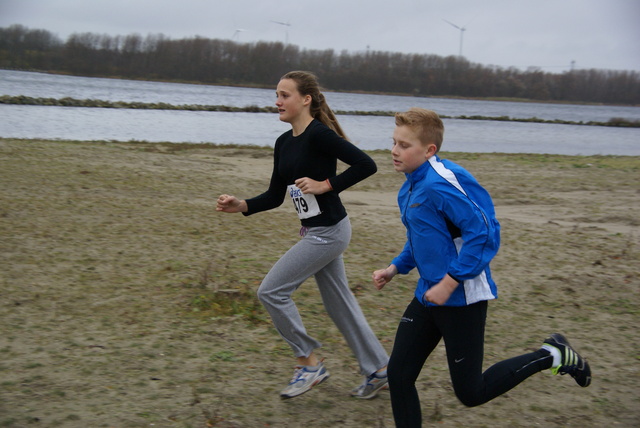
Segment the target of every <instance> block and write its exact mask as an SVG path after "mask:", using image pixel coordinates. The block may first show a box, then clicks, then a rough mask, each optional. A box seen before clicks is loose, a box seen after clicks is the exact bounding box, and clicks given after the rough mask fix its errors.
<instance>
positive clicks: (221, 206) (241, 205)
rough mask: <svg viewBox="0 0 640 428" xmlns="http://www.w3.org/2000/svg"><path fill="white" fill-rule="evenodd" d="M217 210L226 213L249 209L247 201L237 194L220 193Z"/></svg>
mask: <svg viewBox="0 0 640 428" xmlns="http://www.w3.org/2000/svg"><path fill="white" fill-rule="evenodd" d="M216 211H222V212H224V213H241V212H245V211H247V203H246V202H245V201H243V200H242V201H241V200H240V199H238V198H236V197H235V196H231V195H220V196H219V197H218V200H217V201H216Z"/></svg>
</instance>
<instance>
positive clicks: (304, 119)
mask: <svg viewBox="0 0 640 428" xmlns="http://www.w3.org/2000/svg"><path fill="white" fill-rule="evenodd" d="M311 122H313V117H311V116H306V115H304V116H301V117H299V118H297V119H296V120H295V121H293V122H291V129H292V130H293V136H294V137H297V136H298V135H300V134H302V133H303V132H304V130H305V129H307V126H309V124H310V123H311Z"/></svg>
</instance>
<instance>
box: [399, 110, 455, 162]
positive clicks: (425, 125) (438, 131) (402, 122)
mask: <svg viewBox="0 0 640 428" xmlns="http://www.w3.org/2000/svg"><path fill="white" fill-rule="evenodd" d="M396 126H408V127H409V128H411V129H412V130H413V131H414V132H415V133H416V134H417V135H418V138H419V139H420V142H421V143H422V144H423V145H425V146H426V145H427V144H435V146H436V149H437V150H436V152H439V151H440V147H441V146H442V140H443V139H444V124H443V123H442V119H440V116H438V114H437V113H436V112H435V111H432V110H427V109H424V108H418V107H412V108H410V109H409V110H408V111H406V112H404V113H396Z"/></svg>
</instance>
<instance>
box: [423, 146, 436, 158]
mask: <svg viewBox="0 0 640 428" xmlns="http://www.w3.org/2000/svg"><path fill="white" fill-rule="evenodd" d="M437 151H438V148H437V147H436V145H435V144H429V145H428V146H427V151H426V152H425V153H424V158H425V159H429V158H430V157H431V156H433V155H435V154H436V152H437Z"/></svg>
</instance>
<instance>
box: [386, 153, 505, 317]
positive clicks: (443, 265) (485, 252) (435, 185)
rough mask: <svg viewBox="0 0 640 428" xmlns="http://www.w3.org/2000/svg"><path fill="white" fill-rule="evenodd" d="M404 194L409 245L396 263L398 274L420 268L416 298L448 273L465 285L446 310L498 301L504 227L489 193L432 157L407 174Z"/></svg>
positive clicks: (459, 169) (401, 196)
mask: <svg viewBox="0 0 640 428" xmlns="http://www.w3.org/2000/svg"><path fill="white" fill-rule="evenodd" d="M406 177H407V181H405V182H404V184H403V185H402V187H401V188H400V192H399V193H398V205H399V206H400V213H401V215H402V223H403V224H404V225H405V227H406V228H407V242H406V244H405V246H404V249H403V251H402V253H400V254H399V255H398V257H396V258H395V259H394V260H393V262H392V264H394V265H396V267H397V269H398V273H400V274H407V273H409V271H411V270H412V269H413V268H418V272H419V274H420V279H419V280H418V284H417V287H416V292H415V295H416V297H417V298H418V300H419V301H421V302H422V303H423V304H427V305H433V304H432V303H428V302H425V300H424V293H425V292H426V291H427V290H428V289H429V288H431V287H433V286H434V285H436V284H437V283H438V282H440V280H442V278H444V276H445V275H446V274H447V273H448V274H449V275H450V276H451V277H453V278H455V279H456V280H458V281H459V282H460V284H459V285H458V287H457V288H456V289H455V291H454V292H453V294H452V295H451V297H450V298H449V300H448V301H447V303H445V306H466V305H470V304H472V303H476V302H479V301H482V300H491V299H495V298H497V297H498V290H497V287H496V284H495V283H494V282H493V279H492V278H491V271H490V270H489V262H490V261H491V259H492V258H493V257H494V256H495V255H496V253H497V252H498V248H499V246H500V224H499V223H498V220H496V217H495V210H494V207H493V201H492V200H491V196H489V193H488V192H487V191H486V190H485V189H484V188H483V187H482V186H480V184H479V183H478V182H477V181H476V179H475V178H474V177H473V176H472V175H471V174H470V173H469V172H468V171H467V170H465V169H464V168H462V167H461V166H459V165H456V164H455V163H453V162H450V161H447V160H440V159H439V158H438V157H437V156H432V157H431V158H429V160H428V161H427V162H425V163H424V164H422V165H421V166H420V167H418V168H417V169H416V170H415V171H413V172H412V173H410V174H406Z"/></svg>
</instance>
